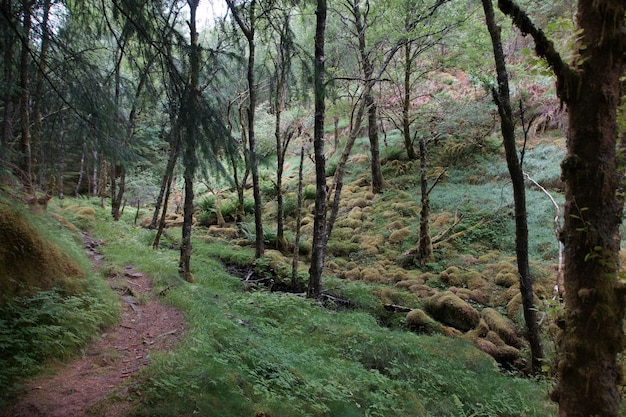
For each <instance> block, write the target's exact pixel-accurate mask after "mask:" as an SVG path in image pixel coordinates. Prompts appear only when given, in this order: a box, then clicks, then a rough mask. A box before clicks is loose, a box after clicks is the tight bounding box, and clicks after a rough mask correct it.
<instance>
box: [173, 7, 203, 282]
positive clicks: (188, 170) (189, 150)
mask: <svg viewBox="0 0 626 417" xmlns="http://www.w3.org/2000/svg"><path fill="white" fill-rule="evenodd" d="M199 2H200V0H187V3H188V4H189V10H190V15H191V16H190V18H189V22H188V24H189V32H190V37H191V48H190V52H189V61H190V62H189V64H190V65H189V66H190V68H191V74H190V81H189V85H188V86H187V94H188V96H187V97H183V101H185V103H184V104H183V107H186V108H185V109H181V110H182V111H181V113H184V112H186V111H187V112H188V113H187V114H181V116H182V117H183V120H184V121H185V123H184V129H185V136H184V137H185V151H184V154H183V161H184V165H185V172H184V174H183V177H184V179H185V200H184V204H183V228H182V229H183V230H182V242H181V245H180V262H179V264H178V271H179V273H180V275H181V276H182V277H183V279H184V280H185V281H187V282H194V278H193V274H192V273H191V227H192V224H193V200H194V191H193V180H194V177H195V172H196V166H197V165H198V160H197V156H196V142H197V134H198V132H197V129H198V124H199V123H198V120H197V116H198V112H199V105H198V102H199V100H200V94H201V93H200V90H199V84H200V46H199V44H198V32H197V29H196V11H197V9H198V3H199ZM187 106H188V107H187Z"/></svg>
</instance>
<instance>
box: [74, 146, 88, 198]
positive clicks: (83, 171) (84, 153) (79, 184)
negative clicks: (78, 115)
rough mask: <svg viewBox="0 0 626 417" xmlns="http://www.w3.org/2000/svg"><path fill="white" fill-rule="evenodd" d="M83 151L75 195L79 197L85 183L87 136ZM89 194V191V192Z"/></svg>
mask: <svg viewBox="0 0 626 417" xmlns="http://www.w3.org/2000/svg"><path fill="white" fill-rule="evenodd" d="M82 150H83V151H82V153H81V154H80V168H79V170H78V181H76V190H75V192H74V197H76V198H78V195H79V193H80V186H81V185H82V183H83V177H84V176H85V156H86V155H87V138H86V137H85V138H83V146H82ZM87 194H89V191H88V192H87Z"/></svg>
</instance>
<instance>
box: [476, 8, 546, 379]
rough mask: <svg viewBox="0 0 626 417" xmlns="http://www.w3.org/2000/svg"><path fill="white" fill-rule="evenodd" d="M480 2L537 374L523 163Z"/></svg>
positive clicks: (495, 33)
mask: <svg viewBox="0 0 626 417" xmlns="http://www.w3.org/2000/svg"><path fill="white" fill-rule="evenodd" d="M482 2H483V9H484V12H485V20H486V22H487V28H488V29H489V34H490V35H491V42H492V44H493V56H494V59H495V66H496V73H497V80H498V88H495V87H493V88H492V95H493V99H494V101H495V103H496V105H497V107H498V112H499V114H500V127H501V132H502V141H503V144H504V151H505V154H506V164H507V167H508V169H509V174H510V176H511V182H512V183H513V200H514V204H515V254H516V256H517V271H518V274H519V281H520V292H521V295H522V306H523V310H524V320H525V322H526V328H527V330H528V335H527V336H528V340H529V342H530V353H531V372H532V373H538V372H539V371H540V370H541V359H542V358H543V356H544V355H543V347H542V344H541V335H540V333H539V323H538V321H537V315H536V313H535V312H536V309H535V303H534V297H535V295H534V293H533V284H532V279H531V276H530V265H529V259H528V214H527V212H526V188H525V186H524V172H523V171H522V163H521V161H520V160H519V158H518V157H517V146H516V144H515V121H514V119H513V110H512V108H511V98H510V93H509V75H508V72H507V68H506V63H505V60H504V50H503V49H502V39H501V37H500V27H499V26H498V25H497V24H496V21H495V15H494V11H493V4H492V2H491V0H482Z"/></svg>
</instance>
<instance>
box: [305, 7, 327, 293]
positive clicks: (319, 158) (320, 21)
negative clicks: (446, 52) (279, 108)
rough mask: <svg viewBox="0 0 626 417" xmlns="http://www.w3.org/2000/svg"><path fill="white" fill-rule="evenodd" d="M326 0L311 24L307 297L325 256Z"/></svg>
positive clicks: (315, 287) (318, 282)
mask: <svg viewBox="0 0 626 417" xmlns="http://www.w3.org/2000/svg"><path fill="white" fill-rule="evenodd" d="M326 13H327V5H326V0H317V9H316V11H315V14H316V27H315V63H314V64H315V68H314V71H315V73H314V74H315V75H314V82H315V120H314V126H313V149H314V153H315V185H316V192H315V213H314V220H313V248H312V253H311V267H310V269H309V285H308V289H307V296H308V297H311V298H318V297H319V296H320V295H321V293H322V272H323V271H324V258H325V255H326V158H325V156H324V116H325V112H326V105H325V99H326V86H325V82H326V74H325V69H324V42H325V39H324V36H325V31H326Z"/></svg>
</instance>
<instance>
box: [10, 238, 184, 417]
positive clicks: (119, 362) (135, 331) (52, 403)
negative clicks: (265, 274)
mask: <svg viewBox="0 0 626 417" xmlns="http://www.w3.org/2000/svg"><path fill="white" fill-rule="evenodd" d="M99 245H100V242H98V241H96V240H93V239H92V238H90V237H89V236H85V248H86V251H87V253H88V254H89V256H90V257H91V259H92V261H93V263H94V266H95V267H98V266H99V265H100V262H101V259H102V257H101V255H100V254H99V252H98V246H99ZM107 281H108V282H109V285H110V286H111V287H112V288H113V289H114V290H115V291H116V292H117V293H118V294H119V296H120V300H121V304H122V314H121V318H120V322H119V323H118V324H117V325H116V326H114V327H111V328H108V329H105V330H104V331H103V333H101V335H100V338H98V339H96V340H94V341H93V342H91V343H90V344H89V345H88V346H87V347H86V348H85V349H84V351H83V355H82V357H80V358H78V359H75V360H73V361H71V362H69V363H63V364H59V365H58V366H56V367H55V368H54V369H53V371H52V372H51V375H42V376H39V377H36V378H35V379H33V380H31V381H29V382H28V383H27V385H26V390H25V394H24V397H23V398H21V399H20V401H19V402H18V403H17V404H15V405H14V406H13V407H11V408H10V409H9V410H6V411H4V412H0V416H2V417H84V416H87V415H96V416H107V417H121V416H125V415H126V407H127V406H128V404H126V403H124V402H123V401H117V400H116V401H115V402H113V403H105V402H103V401H101V400H102V399H103V398H104V397H105V396H106V395H107V394H109V393H111V392H113V391H118V392H119V393H120V394H121V395H122V396H123V394H124V393H125V392H126V391H127V390H128V386H129V384H128V383H129V382H130V381H129V379H130V378H131V377H132V376H133V375H134V374H135V373H137V372H138V371H139V370H141V369H142V368H144V367H145V366H146V365H147V364H148V362H149V361H150V354H151V352H153V351H166V350H170V349H172V348H174V346H175V344H176V342H177V341H178V340H179V338H180V336H181V335H182V334H183V332H184V331H185V320H184V317H183V314H182V313H181V312H180V311H178V310H176V309H175V308H173V307H170V306H166V305H163V304H161V303H160V302H159V300H158V299H157V297H156V296H155V295H154V293H153V291H152V281H151V279H150V278H149V277H147V276H145V275H144V274H142V273H140V272H138V271H136V270H135V269H134V268H133V267H132V266H125V267H124V268H123V273H118V274H115V275H113V276H111V277H107Z"/></svg>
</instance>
